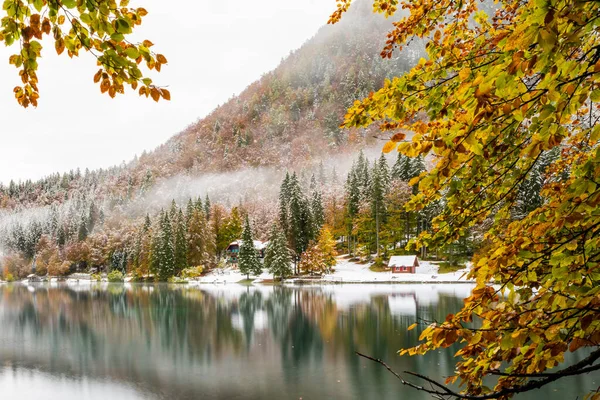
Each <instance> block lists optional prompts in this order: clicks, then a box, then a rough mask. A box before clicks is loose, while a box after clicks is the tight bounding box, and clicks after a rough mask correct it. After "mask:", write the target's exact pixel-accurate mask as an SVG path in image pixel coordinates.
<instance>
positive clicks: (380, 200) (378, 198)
mask: <svg viewBox="0 0 600 400" xmlns="http://www.w3.org/2000/svg"><path fill="white" fill-rule="evenodd" d="M384 185H385V183H384V182H383V177H382V176H381V170H380V168H379V164H378V163H377V162H374V163H373V170H372V173H371V188H370V189H371V190H370V196H369V197H370V198H369V200H370V203H371V218H373V220H375V237H376V239H375V245H376V251H377V255H379V250H380V249H379V227H380V224H382V223H384V222H385V187H384Z"/></svg>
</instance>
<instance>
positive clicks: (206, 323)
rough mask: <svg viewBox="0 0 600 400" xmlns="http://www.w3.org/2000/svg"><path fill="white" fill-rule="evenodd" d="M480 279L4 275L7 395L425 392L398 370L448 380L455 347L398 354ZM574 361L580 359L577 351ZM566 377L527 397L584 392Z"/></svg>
mask: <svg viewBox="0 0 600 400" xmlns="http://www.w3.org/2000/svg"><path fill="white" fill-rule="evenodd" d="M470 289H471V286H470V285H466V284H462V285H461V284H458V285H441V284H439V285H429V284H421V285H400V284H397V285H329V286H305V287H295V288H289V287H280V286H252V287H249V286H242V285H238V284H228V285H219V286H214V285H206V286H200V287H188V286H185V285H171V286H169V285H119V284H114V285H112V284H94V285H91V286H90V285H83V284H82V285H71V286H66V285H65V286H59V285H51V284H39V285H30V286H26V285H4V286H0V393H1V395H2V398H6V399H19V400H26V399H40V398H44V399H61V400H70V399H77V400H81V399H107V398H108V399H115V400H120V399H125V400H129V399H401V398H410V399H411V400H412V399H429V398H430V397H429V396H427V395H426V394H424V393H420V392H417V391H415V390H413V389H410V388H407V387H404V386H402V385H401V384H400V383H399V381H397V380H396V379H395V378H394V377H393V376H392V375H390V374H389V372H387V371H386V370H385V369H383V367H380V366H378V365H376V364H374V363H372V362H370V361H367V360H364V359H361V358H359V357H358V356H356V355H355V354H354V352H355V351H360V352H362V353H366V354H369V355H371V356H374V357H378V358H382V359H384V360H386V361H387V362H388V363H389V364H390V365H391V366H392V367H393V368H394V369H395V370H397V371H400V372H401V371H405V370H409V371H415V372H419V373H422V374H426V375H428V376H430V377H434V378H439V380H442V381H443V379H444V377H445V376H448V375H450V374H451V373H452V369H453V364H454V359H453V351H455V350H456V348H454V350H453V349H448V350H447V351H439V352H434V353H431V354H428V355H427V356H420V357H408V356H405V357H399V356H398V355H397V354H396V351H397V350H398V349H400V348H402V347H408V346H412V345H414V344H415V343H417V338H418V335H419V332H418V331H419V329H415V330H413V331H407V327H408V326H409V325H411V324H412V323H413V322H415V321H416V320H417V319H423V320H443V319H444V318H445V316H446V315H447V314H448V313H451V312H455V311H457V310H458V309H459V307H460V306H461V304H462V299H463V298H464V296H466V295H468V293H469V291H470ZM571 356H572V357H571V358H572V359H571V360H569V361H570V362H574V361H576V359H575V358H574V355H571ZM599 381H600V379H598V376H593V375H588V376H583V377H574V378H569V379H566V380H563V381H560V382H558V383H556V384H555V385H554V386H551V387H547V388H543V389H540V390H538V391H536V392H535V393H531V394H528V395H521V396H517V397H516V398H517V399H542V398H543V399H565V398H570V399H575V398H576V397H577V396H578V395H579V397H580V398H581V397H582V396H581V394H584V393H586V391H588V390H591V389H593V388H596V387H597V386H598V383H599Z"/></svg>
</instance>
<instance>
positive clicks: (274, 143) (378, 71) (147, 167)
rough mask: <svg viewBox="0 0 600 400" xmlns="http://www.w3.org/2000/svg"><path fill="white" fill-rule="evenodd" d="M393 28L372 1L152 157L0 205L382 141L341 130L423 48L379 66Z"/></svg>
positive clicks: (125, 193) (7, 190) (20, 192)
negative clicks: (361, 102)
mask: <svg viewBox="0 0 600 400" xmlns="http://www.w3.org/2000/svg"><path fill="white" fill-rule="evenodd" d="M390 26H391V21H389V20H386V19H385V18H383V17H381V16H378V15H373V14H372V11H371V7H370V5H369V3H368V2H364V1H363V2H357V3H354V4H353V6H352V8H351V10H350V12H349V13H348V15H347V16H346V17H345V18H344V19H343V20H342V22H341V23H340V24H337V25H335V26H324V27H323V28H321V29H320V30H319V31H318V32H317V34H316V35H315V36H314V37H313V38H312V39H310V40H308V41H307V42H306V43H305V44H304V45H303V46H302V47H301V48H300V49H298V50H297V51H295V52H292V53H291V54H290V55H289V57H287V58H286V59H285V60H283V61H282V63H281V64H280V65H279V66H278V67H277V68H276V69H275V70H274V71H272V72H269V73H267V74H265V75H264V76H263V77H261V78H260V79H259V80H258V81H256V82H255V83H253V84H252V85H250V86H249V87H248V88H247V89H246V90H244V91H243V92H242V93H241V94H240V95H239V96H237V97H234V98H232V99H231V100H229V101H228V102H227V103H226V104H224V105H222V106H219V107H218V108H216V109H215V110H214V111H213V112H212V113H211V114H210V115H208V116H207V117H206V118H204V119H201V120H199V121H197V122H196V123H193V124H191V125H190V126H189V127H188V128H187V129H185V130H184V131H183V132H181V133H179V134H177V135H175V136H174V137H173V138H171V139H170V140H169V141H167V143H165V144H164V145H162V146H159V147H158V148H157V149H155V150H154V151H152V152H149V153H144V154H142V155H141V156H140V157H139V158H136V159H135V160H133V161H131V162H130V163H129V164H127V165H121V166H115V167H113V168H110V169H107V170H102V169H101V170H97V171H86V172H85V173H80V172H79V171H71V172H70V173H65V174H62V175H61V174H53V175H50V176H48V177H47V178H44V179H41V180H39V181H37V182H31V181H27V182H24V183H20V184H16V183H14V182H11V184H10V185H9V186H8V187H2V186H0V208H4V209H14V208H23V207H25V208H27V207H30V206H44V205H51V204H54V203H56V202H58V203H63V202H64V201H65V200H67V199H72V198H76V197H78V196H79V197H81V196H84V197H88V198H96V199H97V200H98V201H97V203H99V202H109V203H122V202H124V201H128V200H131V199H132V198H135V197H136V196H137V195H138V194H139V193H142V192H144V191H147V190H148V189H149V188H150V187H151V186H153V185H155V184H156V183H157V182H159V181H161V180H162V179H164V178H168V177H172V176H176V175H192V176H196V175H199V174H201V173H206V172H220V171H231V170H236V169H240V168H243V167H248V166H253V167H255V166H275V167H280V166H281V167H295V168H300V167H302V166H303V165H305V164H306V163H307V162H310V161H311V160H318V159H321V158H323V157H324V156H326V155H327V154H332V153H335V154H343V153H344V152H350V151H353V150H356V149H357V148H361V147H363V146H365V145H367V144H368V143H369V142H373V141H374V140H373V138H372V137H371V136H372V134H374V129H373V128H371V131H367V130H353V131H344V132H343V131H341V130H340V129H339V125H340V123H341V120H342V118H343V115H344V113H345V110H346V109H347V107H348V106H349V105H350V104H352V103H353V102H354V101H355V100H357V99H359V98H361V97H364V96H366V95H368V93H369V92H370V91H373V90H377V89H378V88H379V87H381V85H382V84H383V81H384V79H385V78H386V77H391V76H394V75H397V74H399V73H401V72H402V71H403V70H406V69H408V67H409V66H410V65H411V64H413V63H414V60H415V59H417V58H418V57H419V56H420V54H421V50H420V48H419V45H418V44H417V45H414V46H412V49H411V48H409V49H407V50H404V51H403V52H402V53H401V54H398V55H397V56H396V57H394V58H393V59H391V60H383V59H381V58H380V57H379V51H380V49H381V48H382V46H383V40H384V38H385V33H386V32H387V31H388V30H389V28H390ZM240 68H243V65H240Z"/></svg>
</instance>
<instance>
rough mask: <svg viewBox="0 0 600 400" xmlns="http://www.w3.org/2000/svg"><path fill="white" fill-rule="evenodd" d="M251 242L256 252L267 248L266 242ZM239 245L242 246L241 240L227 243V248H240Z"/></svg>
mask: <svg viewBox="0 0 600 400" xmlns="http://www.w3.org/2000/svg"><path fill="white" fill-rule="evenodd" d="M253 242H254V248H255V249H256V250H262V249H264V248H265V247H267V243H268V242H261V241H260V240H253ZM241 244H242V241H241V240H236V241H233V242H231V243H229V246H227V248H229V247H231V246H241Z"/></svg>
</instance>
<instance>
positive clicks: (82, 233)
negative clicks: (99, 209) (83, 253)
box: [77, 214, 88, 242]
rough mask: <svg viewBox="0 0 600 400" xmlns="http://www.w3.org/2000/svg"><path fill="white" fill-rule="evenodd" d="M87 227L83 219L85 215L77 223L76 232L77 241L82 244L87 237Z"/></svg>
mask: <svg viewBox="0 0 600 400" xmlns="http://www.w3.org/2000/svg"><path fill="white" fill-rule="evenodd" d="M87 227H88V225H87V221H86V218H85V215H83V214H82V215H81V219H80V222H79V229H78V231H77V240H78V241H80V242H83V241H84V240H85V239H86V238H87V236H88V228H87Z"/></svg>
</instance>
